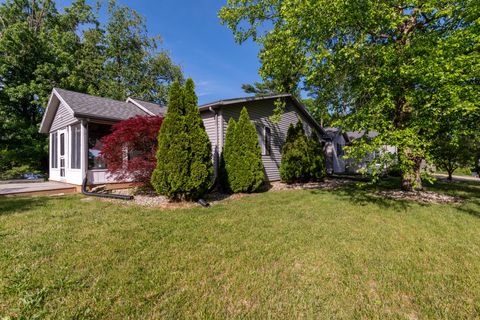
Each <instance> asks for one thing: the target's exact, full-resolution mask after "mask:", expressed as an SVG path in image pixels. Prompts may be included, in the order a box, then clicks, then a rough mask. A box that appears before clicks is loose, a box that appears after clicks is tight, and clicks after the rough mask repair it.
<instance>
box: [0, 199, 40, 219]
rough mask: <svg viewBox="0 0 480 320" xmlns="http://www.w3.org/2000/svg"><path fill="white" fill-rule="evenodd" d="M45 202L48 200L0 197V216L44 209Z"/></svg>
mask: <svg viewBox="0 0 480 320" xmlns="http://www.w3.org/2000/svg"><path fill="white" fill-rule="evenodd" d="M47 202H48V199H46V198H40V197H38V198H37V197H31V198H23V197H22V198H17V197H0V216H6V215H10V214H14V213H20V212H25V211H29V210H32V209H35V208H37V207H44V206H45V204H46V203H47Z"/></svg>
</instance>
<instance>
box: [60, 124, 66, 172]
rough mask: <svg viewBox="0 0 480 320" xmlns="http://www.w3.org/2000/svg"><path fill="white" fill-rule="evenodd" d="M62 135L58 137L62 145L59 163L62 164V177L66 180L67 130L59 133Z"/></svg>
mask: <svg viewBox="0 0 480 320" xmlns="http://www.w3.org/2000/svg"><path fill="white" fill-rule="evenodd" d="M59 133H60V135H59V137H58V139H59V140H60V141H59V144H60V152H59V154H58V158H59V161H58V162H59V163H60V177H61V178H65V162H66V161H65V134H66V131H65V130H62V131H59Z"/></svg>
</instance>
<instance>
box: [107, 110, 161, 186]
mask: <svg viewBox="0 0 480 320" xmlns="http://www.w3.org/2000/svg"><path fill="white" fill-rule="evenodd" d="M162 121H163V117H161V116H137V117H133V118H130V119H127V120H124V121H121V122H119V123H117V124H115V125H113V127H112V133H111V134H109V135H108V136H105V137H103V138H102V144H103V146H102V150H101V156H102V157H103V159H104V160H105V163H106V165H107V170H108V172H109V173H111V174H112V175H113V176H114V177H115V180H117V181H125V180H129V181H131V180H133V181H137V182H143V183H145V184H150V176H151V175H152V171H153V169H155V166H156V164H157V159H156V158H155V154H156V151H157V146H158V142H157V136H158V131H159V130H160V126H161V125H162Z"/></svg>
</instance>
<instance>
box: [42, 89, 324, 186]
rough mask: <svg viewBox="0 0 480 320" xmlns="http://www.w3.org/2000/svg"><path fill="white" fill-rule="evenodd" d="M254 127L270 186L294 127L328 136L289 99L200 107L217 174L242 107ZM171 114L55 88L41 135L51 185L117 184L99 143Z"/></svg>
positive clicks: (163, 109) (251, 99)
mask: <svg viewBox="0 0 480 320" xmlns="http://www.w3.org/2000/svg"><path fill="white" fill-rule="evenodd" d="M278 99H280V100H282V101H283V102H284V106H285V110H284V112H283V114H282V115H281V119H280V120H279V121H278V122H275V123H274V122H272V120H271V119H270V117H271V116H272V115H273V114H274V109H275V101H277V100H278ZM244 106H245V107H246V108H247V109H248V112H249V115H250V118H251V120H252V121H253V122H254V123H255V126H256V128H257V132H258V134H259V142H260V146H261V148H262V159H263V164H264V168H265V173H266V176H267V179H268V180H269V181H275V180H279V179H280V173H279V166H280V163H281V150H282V146H283V143H284V141H285V138H286V135H287V130H288V127H289V125H290V124H292V123H293V124H295V123H297V122H298V121H299V120H300V121H302V122H303V125H304V128H305V132H306V133H307V134H311V133H312V132H316V133H317V135H318V136H319V137H321V136H324V135H325V131H324V130H323V129H322V127H321V126H320V125H319V124H318V123H317V122H316V121H315V120H314V118H313V117H312V116H311V115H310V114H309V113H308V111H307V110H306V109H305V107H304V106H303V105H302V104H301V103H300V102H299V101H298V100H297V99H296V98H295V97H293V96H292V95H290V94H279V95H272V96H267V97H247V98H237V99H228V100H220V101H216V102H212V103H208V104H204V105H201V106H199V110H200V114H201V117H202V120H203V123H204V125H205V130H206V132H207V134H208V137H209V139H210V142H211V144H212V158H213V162H214V168H215V174H217V173H218V166H219V158H220V154H221V152H222V148H223V144H224V141H225V134H226V130H227V124H228V120H229V119H230V118H232V117H233V118H235V119H238V118H239V115H240V111H241V109H242V108H243V107H244ZM166 111H167V108H166V107H164V106H160V105H158V104H155V103H151V102H145V101H142V100H139V99H134V98H128V99H127V100H126V101H117V100H112V99H107V98H101V97H96V96H91V95H88V94H83V93H78V92H73V91H68V90H63V89H58V88H54V89H53V90H52V94H51V97H50V100H49V102H48V105H47V108H46V110H45V113H44V116H43V119H42V122H41V125H40V132H41V133H45V134H49V137H50V139H49V159H50V161H49V163H50V164H49V179H50V180H54V181H62V182H66V183H71V184H75V185H81V184H82V181H83V179H84V177H87V179H88V181H89V183H90V184H105V183H115V182H117V181H115V179H114V177H112V176H111V175H109V174H108V172H107V168H106V167H105V163H104V162H103V161H102V159H101V157H100V149H101V141H100V140H101V138H102V137H104V136H105V135H107V134H108V133H109V132H110V130H111V126H112V125H113V124H115V123H116V122H119V121H122V120H125V119H128V118H130V117H134V116H138V115H141V116H145V115H164V114H165V113H166Z"/></svg>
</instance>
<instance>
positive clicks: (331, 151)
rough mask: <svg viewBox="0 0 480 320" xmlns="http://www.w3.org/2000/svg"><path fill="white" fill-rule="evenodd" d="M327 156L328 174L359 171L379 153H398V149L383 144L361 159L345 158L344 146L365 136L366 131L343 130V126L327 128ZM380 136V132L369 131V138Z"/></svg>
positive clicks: (325, 147)
mask: <svg viewBox="0 0 480 320" xmlns="http://www.w3.org/2000/svg"><path fill="white" fill-rule="evenodd" d="M324 130H325V133H326V134H325V136H324V140H325V146H324V150H325V158H326V168H327V173H328V174H333V173H337V174H342V173H357V172H358V171H359V170H360V169H362V168H365V167H366V166H367V164H368V163H369V162H371V161H374V160H375V158H376V157H377V156H378V154H379V153H382V152H389V153H396V152H397V149H396V148H395V147H393V146H382V147H381V148H380V150H378V151H375V152H372V153H370V154H368V155H366V156H365V157H364V158H363V159H362V160H361V161H356V160H354V159H343V156H344V155H345V151H344V147H345V146H348V145H351V144H352V142H353V141H354V140H356V139H360V138H363V137H364V136H365V131H350V132H343V131H342V129H341V128H325V129H324ZM376 136H378V132H375V131H369V132H367V136H366V138H367V139H373V138H375V137H376Z"/></svg>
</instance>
